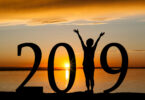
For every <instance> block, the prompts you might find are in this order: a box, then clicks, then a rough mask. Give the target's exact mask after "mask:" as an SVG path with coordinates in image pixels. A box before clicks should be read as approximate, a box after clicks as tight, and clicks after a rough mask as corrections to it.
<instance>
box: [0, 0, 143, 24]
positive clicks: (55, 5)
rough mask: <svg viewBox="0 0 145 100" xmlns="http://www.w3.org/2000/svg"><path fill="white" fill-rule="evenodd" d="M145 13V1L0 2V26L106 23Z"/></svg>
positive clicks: (14, 0) (55, 0)
mask: <svg viewBox="0 0 145 100" xmlns="http://www.w3.org/2000/svg"><path fill="white" fill-rule="evenodd" d="M144 14H145V0H0V15H1V16H0V25H18V24H26V25H44V24H54V23H55V24H60V23H61V24H62V23H63V24H64V23H66V24H68V23H70V22H72V23H71V24H73V23H74V22H75V21H80V20H81V21H84V22H81V23H74V24H78V25H79V24H80V25H85V24H86V25H88V24H101V23H102V24H103V23H107V22H108V21H112V20H118V19H122V18H125V17H128V16H136V15H144ZM89 21H90V22H89Z"/></svg>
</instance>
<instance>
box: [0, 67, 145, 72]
mask: <svg viewBox="0 0 145 100" xmlns="http://www.w3.org/2000/svg"><path fill="white" fill-rule="evenodd" d="M112 68H114V69H118V68H120V67H112ZM31 69H32V68H30V67H21V68H17V67H0V71H29V70H31ZM77 69H83V68H82V67H78V68H77ZM95 69H102V68H101V67H95ZM128 69H145V67H128ZM37 70H42V71H44V70H47V68H44V67H40V68H38V69H37ZM54 70H67V69H65V68H55V69H54Z"/></svg>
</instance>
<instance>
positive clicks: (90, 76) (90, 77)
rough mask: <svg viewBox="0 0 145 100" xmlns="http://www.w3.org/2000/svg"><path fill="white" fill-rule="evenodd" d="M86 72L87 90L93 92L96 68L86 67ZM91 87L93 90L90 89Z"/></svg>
mask: <svg viewBox="0 0 145 100" xmlns="http://www.w3.org/2000/svg"><path fill="white" fill-rule="evenodd" d="M84 74H85V77H86V87H87V92H93V89H94V68H92V69H88V68H84ZM90 87H91V90H90Z"/></svg>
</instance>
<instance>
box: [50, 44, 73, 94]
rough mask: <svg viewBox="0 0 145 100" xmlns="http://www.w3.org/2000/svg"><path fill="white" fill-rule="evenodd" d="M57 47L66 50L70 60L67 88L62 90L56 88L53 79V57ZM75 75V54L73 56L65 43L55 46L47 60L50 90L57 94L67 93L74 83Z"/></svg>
mask: <svg viewBox="0 0 145 100" xmlns="http://www.w3.org/2000/svg"><path fill="white" fill-rule="evenodd" d="M59 46H63V47H65V48H66V50H67V51H68V54H69V60H70V78H69V83H68V86H67V88H66V89H64V90H60V89H59V88H58V87H57V85H56V83H55V78H54V56H55V52H56V49H57V48H58V47H59ZM75 74H76V60H75V54H74V51H73V49H72V47H71V46H70V45H68V44H66V43H59V44H56V45H55V46H54V47H53V48H52V50H51V52H50V55H49V60H48V80H49V83H50V86H51V88H52V89H53V90H54V91H55V92H57V93H66V92H67V91H69V90H70V89H71V87H72V85H73V83H74V80H75Z"/></svg>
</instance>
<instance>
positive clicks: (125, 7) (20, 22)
mask: <svg viewBox="0 0 145 100" xmlns="http://www.w3.org/2000/svg"><path fill="white" fill-rule="evenodd" d="M0 15H1V16H0V45H1V46H0V67H3V66H13V67H19V66H24V67H25V66H28V67H30V66H32V65H33V63H34V55H33V54H34V53H33V51H32V50H31V49H26V48H25V49H24V50H23V51H22V52H23V53H22V55H21V56H17V45H19V44H21V43H24V42H33V43H36V44H37V45H38V46H40V48H41V50H42V60H41V64H40V66H42V67H47V64H48V57H49V53H50V51H51V49H52V47H53V46H54V45H55V44H57V43H60V42H65V43H68V44H70V45H71V46H72V48H73V49H74V52H75V55H76V63H77V67H82V61H83V51H82V48H81V44H80V41H79V39H78V37H77V36H76V34H75V33H74V32H73V29H75V28H79V30H80V34H81V36H82V38H83V40H84V42H86V40H87V39H88V38H93V39H94V40H96V39H97V37H98V36H99V33H100V32H102V31H103V32H104V31H105V32H106V34H105V36H104V37H103V38H102V39H101V40H100V42H99V44H98V48H97V50H96V53H95V59H94V62H95V65H96V66H97V67H98V66H99V67H100V66H101V65H100V53H101V51H102V49H103V47H104V46H105V45H107V44H108V43H111V42H117V43H120V44H122V45H124V46H125V48H126V49H127V51H128V53H129V66H131V67H132V66H133V67H137V66H145V62H144V59H145V46H144V44H145V40H144V37H145V34H144V33H145V30H144V27H145V0H0ZM62 51H63V52H62ZM54 63H55V67H62V68H65V64H66V63H69V58H68V54H67V52H66V50H65V49H62V48H61V49H58V50H57V52H56V54H55V61H54ZM108 63H109V65H111V66H120V63H121V56H120V54H119V51H117V50H116V51H115V52H112V51H110V52H109V54H108Z"/></svg>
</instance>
